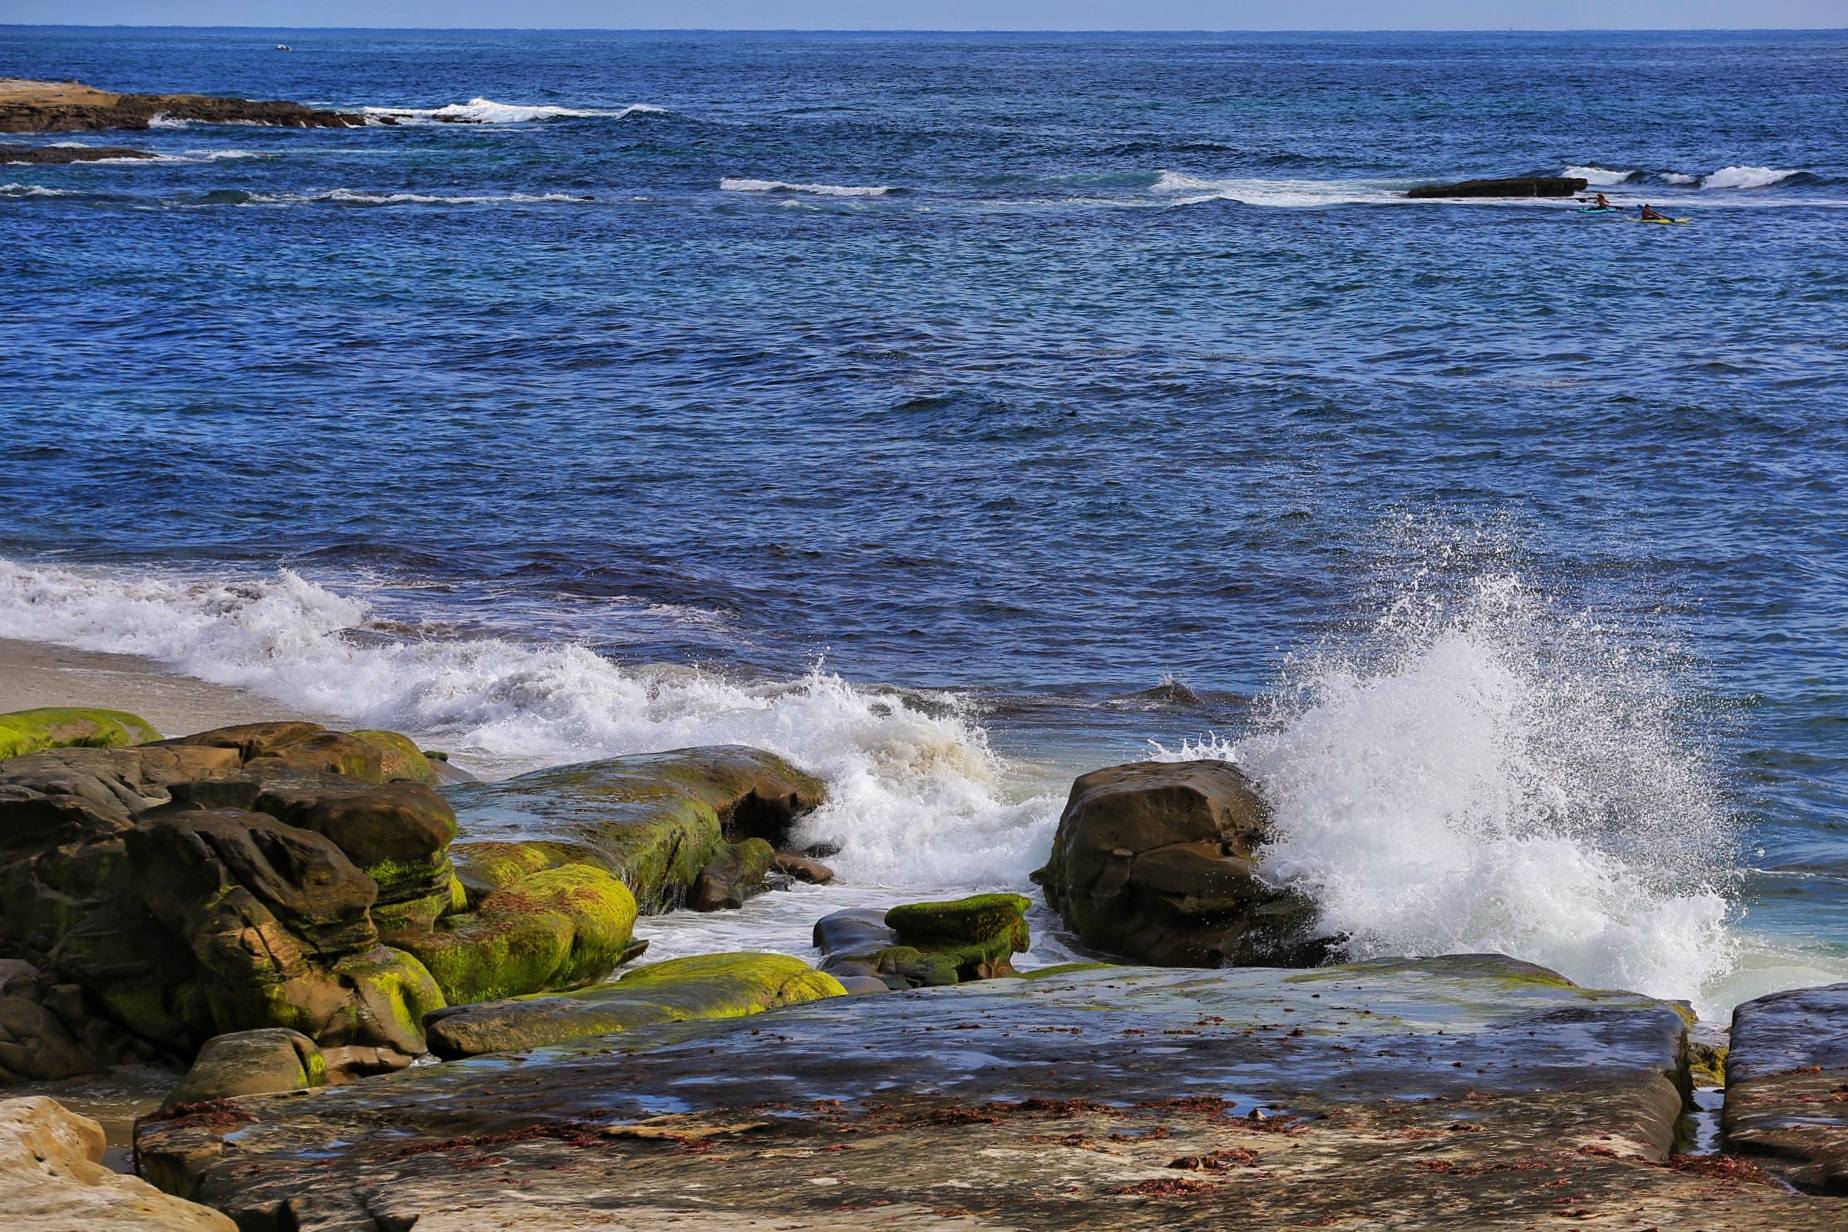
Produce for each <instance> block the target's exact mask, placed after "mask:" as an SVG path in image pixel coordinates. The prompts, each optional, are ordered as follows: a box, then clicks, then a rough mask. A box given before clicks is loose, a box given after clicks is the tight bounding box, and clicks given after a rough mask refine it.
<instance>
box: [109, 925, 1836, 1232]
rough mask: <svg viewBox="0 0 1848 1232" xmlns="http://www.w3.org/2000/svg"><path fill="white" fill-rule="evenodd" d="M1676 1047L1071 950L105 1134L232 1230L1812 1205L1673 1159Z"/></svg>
mask: <svg viewBox="0 0 1848 1232" xmlns="http://www.w3.org/2000/svg"><path fill="white" fill-rule="evenodd" d="M1684 1044H1685V1026H1684V1024H1683V1022H1682V1019H1681V1017H1680V1015H1679V1014H1678V1013H1677V1012H1676V1010H1675V1009H1674V1008H1673V1007H1671V1006H1669V1005H1667V1004H1665V1003H1663V1002H1659V1001H1654V1000H1651V999H1649V998H1646V997H1641V996H1637V995H1634V994H1630V993H1614V992H1596V991H1590V990H1585V989H1579V988H1575V987H1572V986H1571V985H1569V984H1566V983H1565V982H1564V981H1563V980H1560V979H1558V977H1556V976H1553V975H1552V974H1551V973H1550V972H1546V971H1544V970H1543V969H1541V968H1537V967H1532V966H1529V965H1528V964H1524V963H1517V962H1514V961H1512V960H1509V959H1505V958H1501V957H1499V956H1452V957H1448V958H1438V959H1428V960H1413V961H1396V960H1395V961H1383V962H1374V963H1363V964H1357V965H1353V966H1346V967H1331V968H1321V969H1317V970H1313V971H1290V970H1276V969H1250V968H1247V969H1233V970H1217V971H1206V970H1173V969H1155V968H1129V967H1119V968H1102V969H1093V970H1087V971H1079V972H1071V973H1065V974H1055V975H1051V976H1046V977H1041V978H1038V979H1007V980H993V981H986V982H982V983H976V984H964V985H959V986H954V987H948V988H941V989H928V990H918V991H915V992H905V993H891V994H887V995H885V996H881V997H853V998H835V999H832V1000H830V1001H826V1002H819V1003H811V1004H808V1005H802V1006H796V1007H792V1008H789V1009H784V1010H778V1011H773V1012H771V1013H769V1014H765V1015H760V1016H757V1017H754V1018H749V1019H740V1020H731V1021H724V1022H708V1023H698V1024H672V1025H666V1026H661V1027H654V1028H648V1029H645V1030H636V1031H629V1032H624V1033H621V1034H618V1035H611V1036H604V1037H600V1038H596V1039H590V1040H581V1041H577V1042H576V1043H574V1044H571V1045H567V1046H561V1047H555V1048H550V1049H544V1050H535V1051H533V1052H530V1053H527V1054H522V1055H515V1054H496V1055H492V1056H484V1057H477V1058H474V1059H472V1060H469V1061H464V1062H456V1063H452V1064H448V1065H442V1066H435V1067H430V1068H424V1069H417V1070H411V1071H407V1072H405V1073H401V1074H398V1075H393V1076H391V1077H387V1078H381V1079H377V1080H373V1081H368V1082H363V1083H355V1084H350V1085H348V1086H344V1087H337V1088H331V1089H328V1090H325V1091H321V1092H315V1093H311V1094H304V1095H297V1096H279V1097H268V1098H263V1099H252V1100H246V1101H242V1102H241V1104H239V1105H217V1106H214V1107H211V1108H206V1109H202V1110H199V1111H198V1112H197V1113H195V1114H194V1115H192V1116H190V1117H186V1118H182V1119H180V1120H175V1121H167V1122H153V1123H145V1124H144V1125H143V1127H142V1129H141V1132H140V1135H139V1138H138V1144H139V1147H140V1151H141V1163H142V1167H143V1169H144V1170H145V1171H146V1172H147V1174H148V1175H150V1176H152V1177H154V1178H156V1179H157V1181H158V1182H159V1183H160V1184H161V1185H162V1186H163V1188H167V1189H169V1190H170V1191H173V1192H178V1193H183V1194H185V1195H187V1196H191V1197H195V1198H196V1199H198V1200H201V1201H205V1202H207V1203H210V1204H212V1205H214V1206H218V1207H221V1208H222V1209H224V1210H226V1211H227V1212H229V1213H231V1214H232V1215H233V1216H234V1217H235V1218H236V1219H237V1220H238V1223H239V1226H240V1227H242V1228H245V1229H247V1230H248V1229H258V1228H283V1227H288V1228H296V1229H300V1230H302V1232H309V1230H316V1229H324V1230H332V1229H353V1230H356V1232H357V1230H361V1229H380V1230H383V1229H400V1228H405V1227H409V1226H411V1225H412V1224H413V1223H415V1226H416V1227H417V1228H418V1229H419V1232H429V1230H433V1229H441V1228H451V1227H454V1228H463V1227H490V1226H496V1227H498V1226H505V1227H526V1226H531V1227H535V1228H537V1227H546V1228H549V1229H573V1228H626V1227H636V1228H641V1227H648V1228H651V1229H652V1228H663V1227H671V1228H685V1229H707V1228H711V1229H718V1228H764V1229H770V1228H785V1227H790V1228H793V1227H797V1226H805V1227H819V1228H835V1227H841V1228H846V1227H869V1226H882V1227H904V1228H927V1227H965V1228H973V1227H982V1228H1023V1229H1025V1228H1031V1229H1042V1228H1043V1229H1072V1228H1086V1229H1089V1228H1097V1229H1117V1228H1145V1227H1147V1228H1154V1227H1202V1228H1206V1227H1215V1228H1217V1227H1224V1226H1226V1225H1227V1223H1228V1221H1229V1220H1234V1219H1235V1220H1237V1221H1240V1222H1245V1223H1249V1224H1251V1225H1252V1226H1257V1227H1277V1226H1284V1225H1300V1224H1312V1225H1315V1226H1336V1225H1343V1224H1345V1225H1347V1226H1350V1227H1362V1226H1366V1227H1372V1226H1380V1225H1392V1226H1409V1227H1454V1228H1488V1227H1531V1226H1535V1225H1536V1221H1537V1220H1543V1221H1544V1222H1543V1223H1541V1224H1540V1226H1546V1227H1568V1226H1578V1222H1577V1221H1579V1220H1590V1219H1593V1218H1596V1217H1606V1216H1611V1215H1614V1214H1618V1213H1622V1214H1624V1215H1625V1216H1626V1219H1625V1221H1624V1223H1625V1224H1626V1225H1627V1226H1636V1227H1643V1226H1648V1225H1649V1224H1651V1223H1655V1224H1659V1225H1661V1226H1666V1225H1667V1224H1668V1222H1669V1221H1671V1220H1673V1221H1675V1222H1677V1223H1684V1224H1691V1226H1700V1227H1703V1228H1732V1227H1737V1228H1748V1227H1749V1228H1758V1227H1765V1226H1777V1227H1783V1228H1792V1229H1808V1228H1818V1229H1820V1228H1825V1227H1832V1226H1839V1225H1838V1224H1837V1223H1835V1222H1833V1221H1834V1220H1835V1219H1836V1218H1837V1216H1838V1215H1839V1214H1840V1213H1841V1208H1840V1207H1838V1206H1836V1204H1833V1203H1828V1202H1826V1201H1824V1200H1818V1199H1810V1198H1805V1197H1802V1196H1800V1195H1796V1194H1792V1193H1790V1192H1788V1191H1786V1190H1783V1189H1780V1188H1778V1187H1774V1186H1771V1185H1768V1184H1764V1183H1755V1182H1762V1179H1763V1178H1762V1177H1758V1176H1757V1175H1756V1174H1755V1173H1753V1172H1752V1171H1751V1170H1750V1169H1745V1170H1743V1171H1740V1170H1735V1169H1728V1168H1726V1167H1724V1166H1722V1165H1713V1164H1711V1163H1703V1164H1701V1165H1697V1166H1696V1167H1695V1168H1694V1170H1688V1169H1684V1168H1677V1167H1675V1166H1673V1163H1672V1161H1671V1159H1670V1157H1669V1156H1668V1154H1667V1151H1668V1149H1669V1147H1670V1145H1671V1142H1672V1140H1673V1135H1674V1130H1675V1124H1676V1119H1677V1117H1678V1116H1679V1114H1680V1111H1681V1106H1682V1099H1681V1094H1680V1090H1679V1088H1678V1086H1677V1082H1678V1080H1679V1078H1680V1074H1681V1058H1682V1052H1683V1048H1684ZM1825 1208H1826V1209H1825ZM1633 1220H1640V1222H1632V1221H1633Z"/></svg>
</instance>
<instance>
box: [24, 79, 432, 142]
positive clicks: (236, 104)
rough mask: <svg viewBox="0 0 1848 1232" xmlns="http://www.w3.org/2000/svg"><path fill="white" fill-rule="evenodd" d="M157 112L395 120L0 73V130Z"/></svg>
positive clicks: (303, 121) (211, 117)
mask: <svg viewBox="0 0 1848 1232" xmlns="http://www.w3.org/2000/svg"><path fill="white" fill-rule="evenodd" d="M156 117H162V118H165V119H168V120H191V121H195V122H198V123H201V124H265V125H271V126H274V127H279V128H361V127H364V126H365V125H366V124H368V123H373V122H377V123H380V124H393V123H396V121H395V120H392V119H391V118H390V117H386V116H379V117H370V116H364V115H359V114H356V113H353V112H345V111H316V110H315V109H314V108H312V107H304V106H303V105H302V104H300V103H285V102H256V101H253V100H251V99H247V98H219V97H216V96H214V95H209V94H112V93H110V92H109V91H107V90H98V89H96V88H95V87H93V86H86V85H83V84H81V83H79V82H75V81H27V80H23V79H20V78H16V77H5V78H0V133H88V132H99V131H102V130H104V129H112V128H125V129H145V128H148V127H149V126H150V125H151V124H152V123H153V121H154V120H155V118H156ZM131 157H132V156H131ZM34 161H40V160H34Z"/></svg>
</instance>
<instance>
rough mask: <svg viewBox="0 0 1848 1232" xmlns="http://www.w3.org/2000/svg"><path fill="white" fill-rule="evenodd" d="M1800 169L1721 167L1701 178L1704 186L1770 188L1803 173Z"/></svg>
mask: <svg viewBox="0 0 1848 1232" xmlns="http://www.w3.org/2000/svg"><path fill="white" fill-rule="evenodd" d="M1801 174H1802V173H1801V172H1798V171H1780V170H1778V169H1777V168H1776V167H1721V168H1720V169H1719V170H1718V171H1715V172H1714V173H1713V174H1711V175H1708V176H1705V177H1703V178H1702V179H1701V182H1700V186H1701V187H1702V188H1769V187H1771V186H1772V185H1773V184H1777V183H1780V182H1782V181H1784V180H1787V179H1789V178H1790V177H1791V176H1793V175H1801Z"/></svg>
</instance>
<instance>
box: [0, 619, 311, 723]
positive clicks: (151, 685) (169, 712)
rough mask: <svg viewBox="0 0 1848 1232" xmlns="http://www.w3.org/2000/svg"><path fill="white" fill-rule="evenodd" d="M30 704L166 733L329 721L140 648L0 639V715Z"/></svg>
mask: <svg viewBox="0 0 1848 1232" xmlns="http://www.w3.org/2000/svg"><path fill="white" fill-rule="evenodd" d="M36 706H101V707H105V708H107V709H110V710H126V711H128V712H129V713H131V714H138V715H140V716H141V717H142V718H144V719H146V720H147V721H148V722H150V723H152V724H153V725H154V726H155V727H157V728H159V729H160V731H161V734H162V735H166V736H185V735H189V734H191V733H193V732H196V731H204V730H206V729H207V728H210V727H224V726H227V725H229V724H232V723H255V722H260V721H262V720H265V719H276V718H292V719H300V718H307V719H313V720H315V721H316V722H324V723H327V724H328V725H330V726H332V725H334V723H335V721H334V720H333V719H332V718H331V717H330V716H326V715H308V714H303V713H302V712H301V709H300V707H294V706H285V705H283V704H282V703H281V702H272V701H269V700H267V699H265V698H262V697H258V696H257V695H256V694H254V693H249V692H246V691H245V690H243V689H237V688H232V687H231V686H229V685H222V684H212V683H210V682H209V681H205V680H198V679H195V678H194V677H191V676H181V675H178V674H176V673H174V672H170V671H168V670H167V669H166V668H164V667H162V666H161V665H160V664H159V663H156V662H155V661H154V660H152V659H144V658H142V657H141V656H139V655H124V654H99V653H96V652H94V651H88V650H72V649H70V648H68V647H65V646H52V645H47V644H45V643H43V642H22V641H18V640H15V639H13V638H0V714H5V713H8V712H11V711H14V710H30V709H32V708H34V707H36Z"/></svg>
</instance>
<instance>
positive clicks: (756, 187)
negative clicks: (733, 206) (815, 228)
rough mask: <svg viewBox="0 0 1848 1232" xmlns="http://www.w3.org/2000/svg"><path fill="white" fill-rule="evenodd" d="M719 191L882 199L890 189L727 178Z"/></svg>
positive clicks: (871, 186) (723, 180) (878, 185)
mask: <svg viewBox="0 0 1848 1232" xmlns="http://www.w3.org/2000/svg"><path fill="white" fill-rule="evenodd" d="M719 191H720V192H744V193H807V194H809V195H810V196H813V197H883V196H885V195H886V194H887V193H889V192H891V191H892V189H891V188H890V187H889V186H887V185H884V184H874V185H854V184H791V183H788V182H786V181H783V180H747V179H739V178H735V177H732V176H727V177H725V178H724V179H722V180H720V181H719Z"/></svg>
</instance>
